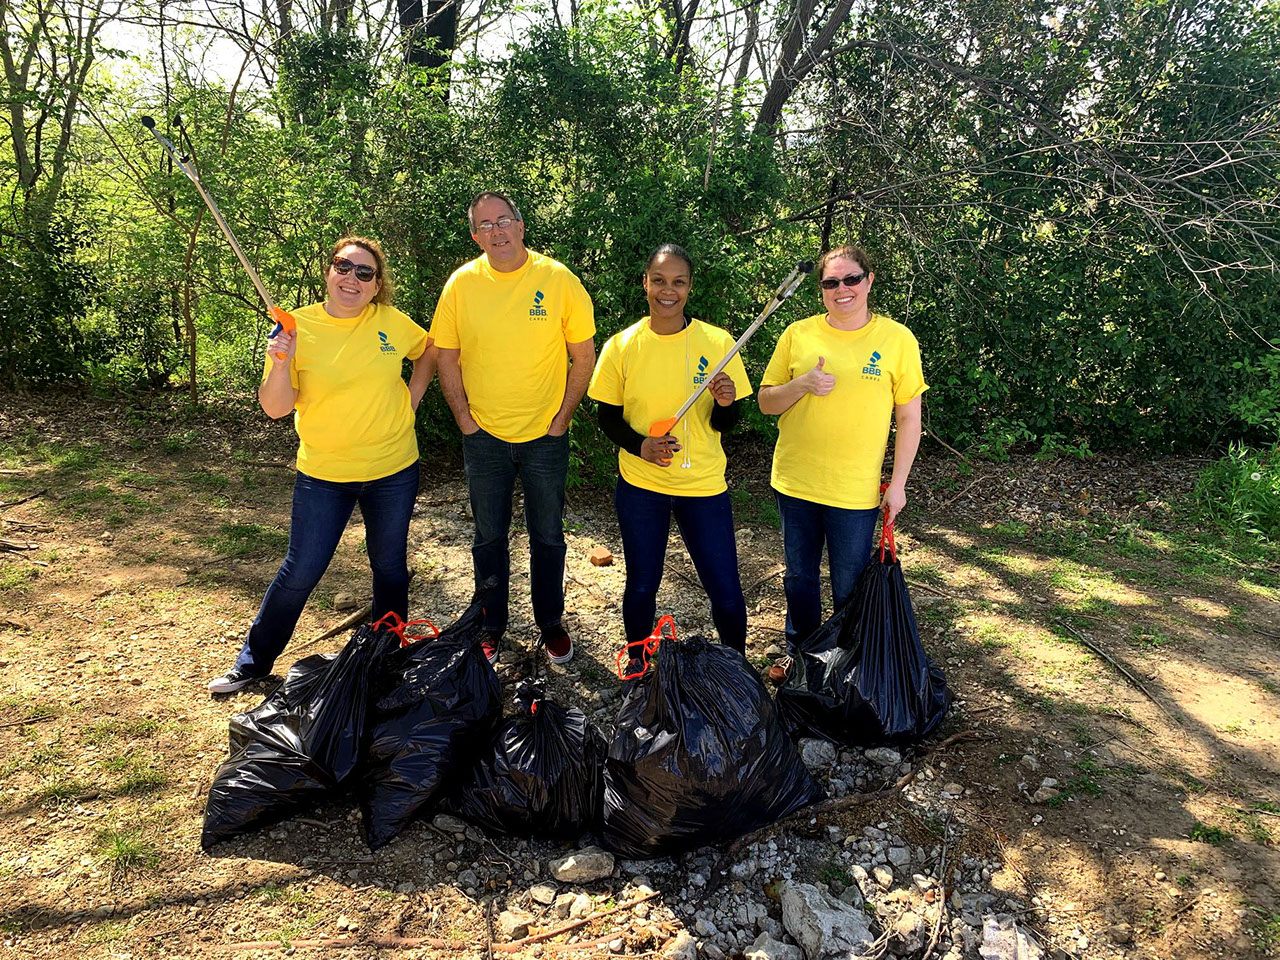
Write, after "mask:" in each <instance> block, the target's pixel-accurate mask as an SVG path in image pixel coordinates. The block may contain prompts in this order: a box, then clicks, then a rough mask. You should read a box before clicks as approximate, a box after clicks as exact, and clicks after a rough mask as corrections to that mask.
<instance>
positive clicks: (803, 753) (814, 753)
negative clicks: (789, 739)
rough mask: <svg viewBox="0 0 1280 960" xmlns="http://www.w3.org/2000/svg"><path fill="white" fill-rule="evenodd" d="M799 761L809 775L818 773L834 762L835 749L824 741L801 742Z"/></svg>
mask: <svg viewBox="0 0 1280 960" xmlns="http://www.w3.org/2000/svg"><path fill="white" fill-rule="evenodd" d="M800 759H801V760H803V761H804V765H805V766H806V767H808V768H809V772H810V773H818V772H820V771H822V770H826V769H827V768H828V767H830V766H831V765H832V764H833V763H835V762H836V748H835V747H833V746H832V745H831V744H829V743H827V741H825V740H816V739H805V740H801V741H800Z"/></svg>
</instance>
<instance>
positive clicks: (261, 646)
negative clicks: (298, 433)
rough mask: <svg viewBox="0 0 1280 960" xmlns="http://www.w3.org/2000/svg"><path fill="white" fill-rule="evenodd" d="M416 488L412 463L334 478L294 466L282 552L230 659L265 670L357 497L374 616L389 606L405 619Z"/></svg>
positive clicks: (282, 645) (264, 672) (289, 633)
mask: <svg viewBox="0 0 1280 960" xmlns="http://www.w3.org/2000/svg"><path fill="white" fill-rule="evenodd" d="M417 495H418V465H417V463H414V464H413V465H412V466H408V467H405V468H404V469H403V470H401V471H399V472H397V473H393V474H391V475H390V476H387V477H380V478H379V479H377V480H363V481H357V482H354V483H337V482H335V481H332V480H319V479H317V478H316V477H309V476H307V475H306V474H305V473H299V474H298V477H297V479H296V480H295V481H294V484H293V515H292V516H291V517H290V520H289V552H288V553H287V554H286V555H285V558H284V563H282V564H281V565H280V571H279V572H278V573H277V574H276V578H275V579H274V580H272V581H271V586H269V587H267V594H266V596H264V597H263V598H262V606H261V607H259V608H258V616H257V617H256V618H255V619H254V621H253V624H252V626H250V627H249V635H248V637H246V638H245V641H244V647H243V648H242V649H241V650H240V656H238V657H237V658H236V664H235V665H236V666H237V667H238V668H240V669H242V670H244V671H245V672H246V673H249V674H252V675H253V676H258V677H265V676H266V675H267V674H269V673H270V672H271V667H272V666H273V665H274V664H275V662H276V657H278V656H280V653H281V652H282V651H283V650H284V648H285V645H286V644H287V643H288V642H289V638H290V637H292V636H293V628H294V627H296V626H297V625H298V617H300V616H301V615H302V608H303V607H304V606H306V603H307V598H308V597H309V596H311V591H312V590H314V589H315V587H316V584H317V583H319V582H320V578H321V577H322V576H324V572H325V570H327V569H328V568H329V561H330V560H332V559H333V552H334V551H335V550H336V549H337V548H338V541H339V540H341V539H342V531H343V530H345V529H346V526H347V521H348V520H349V519H350V518H351V511H352V510H353V509H354V508H355V505H356V504H357V503H358V504H360V513H361V514H363V516H364V539H365V549H366V550H367V551H368V553H369V566H370V567H371V568H372V569H373V620H377V619H378V618H379V617H381V616H383V615H384V614H386V613H389V612H391V611H394V612H396V613H398V614H399V615H400V616H401V617H404V618H405V619H408V612H409V565H408V562H407V558H406V552H407V547H408V539H409V517H410V515H411V514H412V513H413V501H414V498H416V497H417Z"/></svg>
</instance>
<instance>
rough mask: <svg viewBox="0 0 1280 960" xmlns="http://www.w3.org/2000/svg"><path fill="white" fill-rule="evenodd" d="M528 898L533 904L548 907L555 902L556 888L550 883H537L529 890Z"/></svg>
mask: <svg viewBox="0 0 1280 960" xmlns="http://www.w3.org/2000/svg"><path fill="white" fill-rule="evenodd" d="M529 897H530V899H532V900H533V902H534V903H540V904H542V905H543V906H544V907H549V906H550V905H551V904H553V903H555V901H556V888H555V886H554V885H553V884H550V883H539V884H535V885H534V886H532V887H530V888H529Z"/></svg>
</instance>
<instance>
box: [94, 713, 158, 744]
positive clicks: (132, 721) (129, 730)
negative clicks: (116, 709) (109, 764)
mask: <svg viewBox="0 0 1280 960" xmlns="http://www.w3.org/2000/svg"><path fill="white" fill-rule="evenodd" d="M159 729H160V721H159V720H156V719H154V718H152V717H128V718H119V717H110V718H107V719H104V720H97V721H95V722H93V723H91V724H89V726H87V727H86V728H85V730H84V734H83V736H84V739H85V742H86V743H92V744H94V745H96V746H102V745H103V744H105V743H110V742H111V741H112V740H115V739H117V738H119V739H122V740H141V739H144V738H146V737H150V736H152V735H153V734H154V733H155V732H156V731H157V730H159Z"/></svg>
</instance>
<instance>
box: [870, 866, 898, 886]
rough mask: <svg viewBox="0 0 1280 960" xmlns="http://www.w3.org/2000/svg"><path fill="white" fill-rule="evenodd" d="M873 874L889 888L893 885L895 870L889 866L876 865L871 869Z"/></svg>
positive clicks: (877, 880) (878, 881) (881, 883)
mask: <svg viewBox="0 0 1280 960" xmlns="http://www.w3.org/2000/svg"><path fill="white" fill-rule="evenodd" d="M871 875H872V876H873V877H875V878H876V883H878V884H880V886H881V887H883V888H884V889H886V890H888V889H889V888H890V887H892V886H893V871H892V870H890V869H889V868H888V867H876V868H875V869H874V870H872V871H871Z"/></svg>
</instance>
